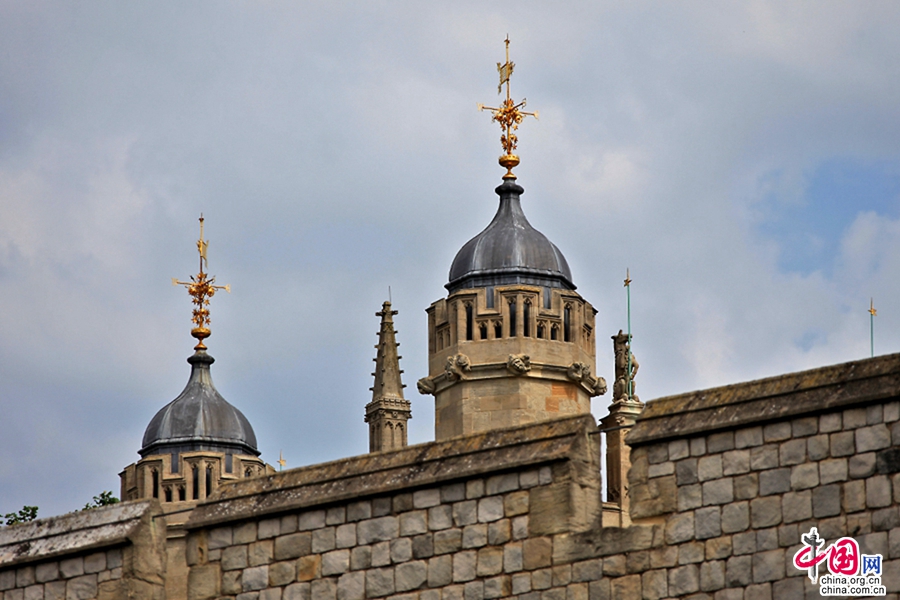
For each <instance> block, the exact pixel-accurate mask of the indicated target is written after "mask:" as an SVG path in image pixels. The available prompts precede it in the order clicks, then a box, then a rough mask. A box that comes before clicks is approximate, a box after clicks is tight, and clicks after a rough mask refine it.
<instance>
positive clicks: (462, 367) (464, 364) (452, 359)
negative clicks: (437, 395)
mask: <svg viewBox="0 0 900 600" xmlns="http://www.w3.org/2000/svg"><path fill="white" fill-rule="evenodd" d="M471 370H472V365H471V363H469V357H468V356H466V355H465V354H457V355H456V356H448V357H447V364H445V365H444V372H445V373H446V374H447V379H448V380H449V381H458V380H460V379H464V378H465V374H466V373H468V372H469V371H471Z"/></svg>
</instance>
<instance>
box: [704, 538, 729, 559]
mask: <svg viewBox="0 0 900 600" xmlns="http://www.w3.org/2000/svg"><path fill="white" fill-rule="evenodd" d="M731 548H732V544H731V536H730V535H723V536H722V537H717V538H710V539H708V540H706V560H716V559H720V558H728V557H729V556H731V554H732V552H731Z"/></svg>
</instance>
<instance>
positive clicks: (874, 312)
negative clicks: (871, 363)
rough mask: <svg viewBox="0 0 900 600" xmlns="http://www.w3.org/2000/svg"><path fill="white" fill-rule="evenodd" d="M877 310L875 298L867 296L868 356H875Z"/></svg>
mask: <svg viewBox="0 0 900 600" xmlns="http://www.w3.org/2000/svg"><path fill="white" fill-rule="evenodd" d="M877 316H878V311H877V310H875V298H869V356H871V357H873V358H874V357H875V317H877Z"/></svg>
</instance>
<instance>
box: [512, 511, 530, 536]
mask: <svg viewBox="0 0 900 600" xmlns="http://www.w3.org/2000/svg"><path fill="white" fill-rule="evenodd" d="M511 523H512V539H514V540H523V539H525V538H526V537H528V515H525V516H523V517H515V518H514V519H512V521H511Z"/></svg>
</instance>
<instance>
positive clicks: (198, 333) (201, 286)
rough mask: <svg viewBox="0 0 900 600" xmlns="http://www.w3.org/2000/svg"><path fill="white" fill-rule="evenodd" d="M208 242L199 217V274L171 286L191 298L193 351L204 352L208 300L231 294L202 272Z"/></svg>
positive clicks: (207, 327)
mask: <svg viewBox="0 0 900 600" xmlns="http://www.w3.org/2000/svg"><path fill="white" fill-rule="evenodd" d="M208 247H209V242H208V241H207V240H204V239H203V215H202V214H201V215H200V239H198V240H197V251H198V252H199V253H200V272H199V273H197V275H191V280H190V281H178V279H176V278H174V277H173V278H172V285H183V286H184V287H186V288H187V290H188V294H190V295H191V297H192V298H193V300H192V302H193V304H194V312H193V316H192V317H191V321H192V322H193V323H194V328H193V329H191V335H192V336H194V337H195V338H197V340H198V341H197V345H196V346H194V350H206V346H205V345H204V344H203V340H204V339H206V338H208V337H209V335H210V331H209V323H210V318H209V308H207V307H208V306H209V299H210V298H212V297H213V296H214V295H215V293H216V291H218V290H225V291H226V292H231V286H230V285H215V283H216V278H215V277H209V275H208V274H207V273H206V272H205V271H204V270H203V267H204V266H206V250H207V248H208Z"/></svg>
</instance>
